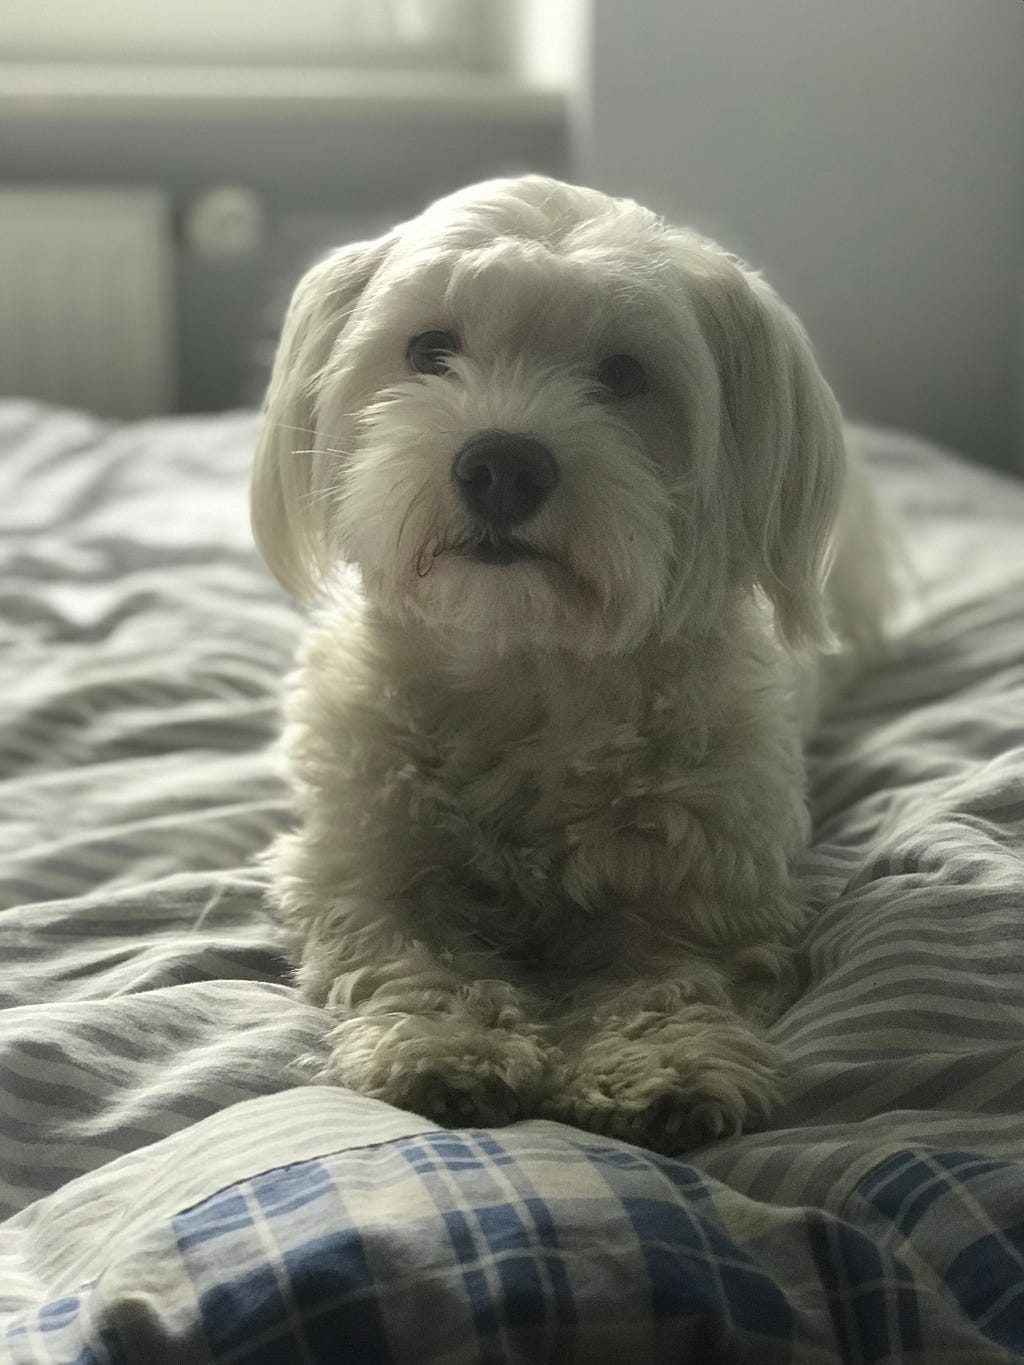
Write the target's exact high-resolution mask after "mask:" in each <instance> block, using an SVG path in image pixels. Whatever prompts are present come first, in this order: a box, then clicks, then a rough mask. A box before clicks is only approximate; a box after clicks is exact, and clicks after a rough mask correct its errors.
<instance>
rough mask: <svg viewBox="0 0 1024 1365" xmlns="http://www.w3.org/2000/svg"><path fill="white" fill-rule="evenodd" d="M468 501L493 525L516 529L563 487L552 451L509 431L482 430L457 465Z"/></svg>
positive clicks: (454, 468) (455, 474)
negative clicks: (558, 485) (517, 524)
mask: <svg viewBox="0 0 1024 1365" xmlns="http://www.w3.org/2000/svg"><path fill="white" fill-rule="evenodd" d="M452 477H453V478H454V480H455V487H456V488H457V489H458V491H459V496H460V497H461V498H462V501H463V502H464V503H465V505H466V506H467V507H468V508H469V510H470V511H471V512H474V513H475V514H476V515H477V516H478V517H481V518H482V519H483V520H484V521H486V522H488V523H489V524H490V525H491V526H495V527H505V526H514V525H516V523H517V522H520V521H526V519H527V518H528V517H532V516H533V514H534V512H536V511H537V510H538V509H539V508H540V506H541V504H542V503H543V502H544V501H545V499H546V498H547V497H548V495H549V494H550V493H551V491H552V490H553V489H554V487H555V485H556V484H557V483H558V465H557V464H556V463H555V457H554V456H553V455H552V454H551V451H550V450H548V448H547V446H545V445H541V443H540V441H534V440H532V439H531V438H530V437H529V436H516V435H514V434H513V433H512V432H509V431H482V432H481V433H480V434H479V435H478V436H474V437H472V439H471V440H469V441H467V442H466V444H465V445H464V446H463V447H462V449H461V450H460V451H459V453H458V454H457V455H456V457H455V459H454V461H453V463H452Z"/></svg>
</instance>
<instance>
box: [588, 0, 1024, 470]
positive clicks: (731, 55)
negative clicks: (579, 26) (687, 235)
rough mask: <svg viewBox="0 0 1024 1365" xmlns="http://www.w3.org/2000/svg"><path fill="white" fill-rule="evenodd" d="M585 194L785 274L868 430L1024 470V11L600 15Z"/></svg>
mask: <svg viewBox="0 0 1024 1365" xmlns="http://www.w3.org/2000/svg"><path fill="white" fill-rule="evenodd" d="M589 102H590V107H591V123H590V126H589V127H588V129H587V131H586V143H585V146H584V149H583V152H582V156H581V159H580V166H579V170H580V174H581V176H582V177H583V178H587V179H590V180H592V181H593V182H595V183H596V184H598V185H600V186H601V187H602V188H605V189H608V190H611V191H613V192H616V193H625V194H630V195H633V196H636V197H638V198H640V199H642V200H644V201H646V202H647V203H649V204H650V205H651V206H652V207H655V208H657V209H659V210H661V211H663V212H665V213H666V214H669V215H671V216H673V217H675V218H677V219H680V220H686V221H690V222H692V223H694V224H695V225H697V226H698V227H700V228H702V229H703V230H705V231H707V232H709V233H710V234H711V235H713V236H715V237H717V238H718V239H719V240H721V241H723V242H724V243H725V244H726V245H728V246H729V247H731V248H732V249H734V250H736V251H738V252H739V253H740V254H742V255H744V256H745V257H747V259H749V260H750V261H751V262H752V263H753V264H755V265H757V266H759V267H761V268H763V269H764V271H765V273H766V274H767V275H768V277H769V279H771V280H772V281H773V282H774V283H775V284H776V285H777V287H778V288H779V289H780V290H781V292H783V294H784V295H785V296H786V297H787V298H788V299H789V301H790V302H791V303H792V304H793V306H794V307H795V308H796V310H797V311H798V312H799V313H800V314H801V316H802V317H803V319H804V321H805V323H806V325H807V327H808V330H809V331H810V333H811V335H812V337H813V338H814V339H815V341H816V343H817V346H818V349H819V352H820V353H821V355H822V361H823V364H824V366H825V368H826V370H827V371H828V373H829V375H830V377H831V378H832V380H833V382H834V383H835V385H836V388H837V390H838V392H839V395H840V398H841V399H842V400H843V402H844V404H845V405H846V407H847V409H848V411H849V412H850V413H851V414H852V415H854V416H857V417H861V418H867V419H871V420H875V421H879V422H891V423H898V424H901V425H904V426H908V427H912V428H916V429H917V430H919V431H922V432H925V433H928V434H930V435H932V436H934V437H937V438H938V439H940V440H942V441H945V442H947V443H948V444H951V445H953V446H955V447H958V448H960V449H962V450H964V451H965V452H967V453H969V454H971V455H974V456H976V457H978V458H980V459H983V460H986V461H989V462H991V463H993V464H997V465H999V464H1001V465H1015V466H1016V467H1017V468H1018V469H1020V470H1021V471H1024V4H1021V3H1020V0H895V2H894V0H770V3H765V0H685V3H683V2H682V0H634V3H632V4H630V5H623V4H622V3H621V0H614V2H613V0H594V12H593V16H592V72H591V88H590V91H589Z"/></svg>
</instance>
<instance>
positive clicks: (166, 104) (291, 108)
mask: <svg viewBox="0 0 1024 1365" xmlns="http://www.w3.org/2000/svg"><path fill="white" fill-rule="evenodd" d="M566 109H567V95H566V93H565V92H563V91H560V90H555V89H549V88H539V87H532V86H528V85H525V84H524V83H522V82H521V81H517V80H515V79H514V78H511V77H509V76H506V75H496V74H494V73H487V74H479V73H462V72H460V73H456V74H438V73H436V72H412V71H401V72H379V71H372V72H371V71H365V72H364V71H341V70H334V69H329V68H325V67H224V66H217V67H213V66H209V67H207V66H190V67H170V66H168V67H161V66H78V65H62V66H56V65H54V66H44V65H35V64H17V65H15V64H3V63H0V123H2V122H5V121H8V120H11V119H18V118H20V119H31V120H39V119H44V120H62V119H80V118H93V119H95V118H110V119H115V118H116V119H124V118H151V119H160V120H165V119H209V118H216V119H253V118H260V119H267V118H270V119H281V118H320V117H331V118H336V117H339V116H342V115H344V116H349V117H356V118H359V119H360V120H367V121H381V122H383V121H396V120H407V119H410V118H412V119H421V118H428V119H438V120H445V121H447V120H458V121H459V122H464V121H467V120H478V121H484V122H488V123H513V124H548V123H557V122H561V121H563V120H564V119H565V117H566Z"/></svg>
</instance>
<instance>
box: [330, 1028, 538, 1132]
mask: <svg viewBox="0 0 1024 1365" xmlns="http://www.w3.org/2000/svg"><path fill="white" fill-rule="evenodd" d="M330 1043H331V1053H330V1056H329V1058H328V1060H327V1065H326V1067H325V1070H324V1077H325V1079H327V1080H330V1081H333V1082H335V1083H337V1084H339V1085H345V1086H348V1087H350V1088H351V1089H353V1090H358V1091H359V1092H360V1093H361V1094H363V1095H368V1096H370V1097H371V1098H373V1099H378V1100H383V1101H384V1102H385V1103H387V1104H393V1105H395V1106H396V1108H398V1109H411V1110H412V1111H413V1112H414V1113H417V1114H423V1115H424V1116H425V1117H427V1118H429V1119H433V1120H434V1121H435V1122H436V1123H440V1124H443V1125H444V1126H445V1127H449V1128H458V1127H466V1126H470V1125H485V1126H490V1125H500V1124H505V1123H511V1122H512V1121H513V1120H514V1119H517V1118H519V1117H521V1116H522V1115H523V1114H525V1113H528V1112H531V1111H533V1112H536V1106H537V1104H538V1103H539V1097H540V1094H541V1092H542V1089H543V1088H544V1080H545V1077H546V1075H547V1074H548V1071H549V1070H550V1057H549V1054H550V1051H551V1050H550V1048H549V1047H548V1046H547V1045H546V1044H545V1043H544V1042H543V1041H542V1040H541V1039H540V1038H539V1037H538V1036H537V1035H536V1033H534V1032H530V1031H515V1030H512V1029H507V1028H487V1027H485V1026H483V1025H481V1024H479V1023H476V1022H475V1021H467V1020H465V1019H461V1018H459V1017H458V1016H454V1015H443V1014H442V1015H431V1016H418V1015H412V1014H406V1015H399V1016H397V1017H396V1016H391V1017H390V1018H372V1017H371V1018H355V1019H347V1020H345V1021H344V1022H343V1023H341V1024H339V1025H338V1026H337V1028H335V1029H334V1030H333V1031H332V1033H331V1035H330Z"/></svg>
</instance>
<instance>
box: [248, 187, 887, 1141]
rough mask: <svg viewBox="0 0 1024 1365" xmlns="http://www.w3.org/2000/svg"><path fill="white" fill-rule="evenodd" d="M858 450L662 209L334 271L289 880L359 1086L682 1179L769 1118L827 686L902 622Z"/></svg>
mask: <svg viewBox="0 0 1024 1365" xmlns="http://www.w3.org/2000/svg"><path fill="white" fill-rule="evenodd" d="M847 444H848V443H847V441H846V439H845V436H844V428H843V424H842V420H841V417H840V412H839V409H838V407H837V404H836V400H835V398H834V396H833V394H832V392H831V390H830V388H829V386H828V385H827V384H826V382H825V380H824V379H823V378H822V376H821V374H820V372H819V369H818V366H817V364H816V362H815V359H814V356H813V354H812V351H811V348H810V346H809V344H808V341H807V338H806V336H805V334H804V332H803V330H802V328H801V326H800V324H799V323H798V322H797V320H796V318H795V317H794V316H793V314H792V313H791V312H790V311H789V310H788V308H787V307H786V306H785V305H784V304H783V303H782V302H781V301H780V299H779V298H778V296H777V295H776V294H775V293H774V292H773V290H772V289H771V288H770V287H769V286H768V285H767V284H766V283H765V282H764V280H763V279H761V278H760V277H759V276H758V275H757V274H756V273H754V272H752V271H751V270H750V269H748V268H747V267H746V266H745V265H744V264H743V263H742V262H740V261H739V260H738V259H736V258H735V257H733V256H731V255H729V254H728V253H727V252H726V251H724V250H723V249H721V248H720V247H718V246H716V245H715V244H714V243H712V242H710V241H708V240H705V239H704V238H702V237H701V236H699V235H698V234H696V233H694V232H692V231H690V230H681V229H677V228H674V227H672V226H670V225H668V224H666V223H665V222H664V221H662V220H661V219H659V218H658V217H657V216H656V215H655V214H653V213H651V212H649V211H648V210H646V209H644V208H642V207H640V206H639V205H637V204H636V203H633V202H631V201H628V200H623V199H614V198H610V197H608V196H606V195H605V194H602V193H599V192H597V191H593V190H589V189H584V188H580V187H576V186H571V185H567V184H563V183H561V182H558V181H555V180H551V179H547V178H544V177H541V176H526V177H522V178H513V179H503V180H495V181H489V182H486V183H484V184H480V185H476V186H473V187H470V188H468V189H465V190H462V191H460V192H458V193H455V194H452V195H450V196H448V197H446V198H443V199H441V200H439V201H438V202H436V203H434V204H433V205H431V206H430V207H428V208H427V209H426V210H425V211H424V212H423V213H422V214H421V215H420V216H418V217H416V218H414V219H412V221H410V222H406V223H403V224H401V225H400V226H398V227H396V228H395V229H394V230H393V231H392V232H389V233H387V234H386V235H385V236H382V237H381V238H380V239H379V240H376V241H371V242H369V243H361V244H357V245H354V246H348V247H344V248H342V249H340V250H338V251H336V252H334V253H333V254H332V255H330V256H328V257H327V259H326V260H324V261H322V262H321V263H320V264H318V265H316V266H315V267H314V268H313V269H312V270H310V271H309V273H308V274H307V275H306V276H305V277H304V278H303V279H302V281H301V282H300V284H299V285H298V288H297V289H296V292H295V294H294V297H293V299H292V302H291V305H290V308H289V311H288V314H287V318H286V321H285V326H284V330H283V334H282V338H281V342H280V346H279V349H278V353H277V357H276V361H275V364H274V369H273V373H272V376H271V379H270V384H269V389H268V393H267V399H266V404H265V420H264V424H263V427H262V430H261V435H260V438H259V442H258V449H257V452H256V459H255V468H254V476H253V487H252V520H253V528H254V534H255V539H256V542H257V545H258V547H259V549H260V551H261V553H262V555H263V557H264V558H265V560H266V562H267V564H268V566H269V567H270V569H271V570H272V571H273V573H274V574H275V575H276V576H277V578H278V579H279V580H280V582H281V583H282V584H283V585H284V586H285V587H286V588H287V589H288V590H289V591H290V592H291V593H292V594H294V595H295V596H296V597H297V598H299V599H301V600H303V601H307V602H311V603H313V607H314V609H313V613H312V621H311V626H310V629H309V632H308V634H307V636H306V637H305V640H304V643H303V645H302V648H301V650H300V656H299V662H298V668H297V672H296V674H295V675H294V677H293V679H292V681H291V685H290V687H289V693H288V700H287V703H286V716H287V724H286V728H285V738H284V744H285V749H286V752H287V755H288V763H289V765H290V769H291V774H292V777H293V780H294V793H295V801H296V806H297V814H298V825H297V828H295V829H294V830H293V831H290V832H288V833H285V834H283V835H282V836H281V837H280V838H279V839H278V840H277V842H276V843H275V845H274V847H273V848H272V850H271V851H270V853H269V855H268V860H269V867H270V877H271V882H272V897H273V901H274V904H275V910H276V914H277V916H278V918H279V920H280V923H281V925H282V926H283V930H284V934H285V937H286V940H287V948H288V951H289V952H290V953H291V955H292V957H293V960H294V961H295V962H296V963H297V970H296V980H297V983H298V985H299V986H300V988H301V992H302V994H303V996H304V997H305V998H307V999H308V1000H310V1001H312V1002H315V1003H317V1004H319V1005H321V1006H322V1007H323V1008H324V1009H325V1010H326V1011H327V1013H328V1015H329V1016H330V1018H331V1021H332V1022H331V1027H330V1032H329V1035H328V1038H327V1044H328V1048H329V1052H328V1058H327V1061H326V1063H325V1067H324V1071H323V1076H324V1079H325V1080H327V1081H329V1082H336V1083H338V1084H340V1085H343V1086H347V1087H351V1088H352V1089H354V1090H356V1091H359V1092H361V1093H362V1094H364V1095H367V1096H372V1097H375V1098H377V1099H379V1100H383V1101H386V1102H388V1103H389V1104H392V1105H396V1106H398V1107H400V1108H403V1109H409V1110H413V1111H415V1112H417V1113H420V1114H423V1115H425V1116H427V1117H429V1118H430V1119H431V1120H433V1121H435V1122H437V1123H439V1124H442V1125H450V1126H457V1125H464V1124H484V1125H497V1124H504V1123H508V1122H511V1121H513V1120H515V1119H517V1118H520V1117H530V1116H534V1117H537V1116H539V1117H546V1118H552V1119H557V1120H561V1121H564V1122H567V1123H570V1124H573V1125H576V1126H578V1127H581V1128H584V1129H588V1130H590V1131H592V1132H594V1133H598V1134H601V1135H607V1136H611V1137H615V1138H622V1139H626V1140H628V1141H631V1142H636V1143H640V1144H642V1145H644V1146H646V1147H649V1148H651V1149H653V1150H655V1151H660V1152H667V1153H675V1152H679V1151H683V1150H685V1149H687V1148H689V1147H692V1146H693V1145H695V1144H698V1143H701V1142H704V1141H707V1140H710V1139H712V1138H717V1137H721V1136H725V1135H729V1134H733V1133H736V1132H738V1131H740V1130H741V1129H742V1128H744V1127H747V1126H749V1127H756V1126H758V1125H763V1123H764V1122H765V1121H766V1119H767V1118H768V1116H769V1115H770V1113H771V1111H772V1109H773V1108H774V1107H775V1106H776V1105H777V1103H778V1102H779V1099H780V1096H781V1095H782V1093H783V1090H784V1084H785V1076H786V1058H785V1056H784V1054H783V1053H782V1051H781V1050H780V1049H779V1048H778V1047H777V1046H775V1045H773V1044H772V1043H771V1042H770V1041H769V1039H768V1038H767V1037H766V1034H765V1025H766V1024H768V1023H769V1022H770V1021H772V1020H773V1019H775V1018H776V1017H777V1016H778V1015H779V1013H780V1012H781V1011H782V1010H783V1008H784V1007H785V1005H786V1004H787V1002H789V1001H790V1000H791V999H792V997H793V994H794V991H795V990H796V979H797V974H796V971H795V967H794V961H795V958H794V950H793V944H794V941H795V940H796V938H797V936H798V934H799V931H800V929H801V926H802V924H803V921H804V911H803V907H802V905H801V900H800V896H799V893H798V891H797V889H796V888H795V886H794V884H793V880H792V877H791V871H790V868H791V863H792V860H793V858H794V857H795V855H797V854H798V853H799V852H800V850H801V849H802V848H803V846H804V845H805V843H806V841H807V838H808V831H809V821H808V812H807V806H806V800H805V780H804V760H803V752H802V749H803V745H802V737H803V735H804V734H805V732H806V730H807V728H808V726H809V724H810V723H812V719H813V710H814V705H815V702H814V694H815V692H816V689H817V683H816V678H817V668H816V665H815V660H816V659H817V658H819V657H822V656H824V655H825V654H828V653H829V652H831V653H835V651H836V649H837V646H839V647H842V648H843V649H844V650H845V651H846V656H847V657H853V656H854V655H857V654H858V653H863V652H865V651H867V650H869V649H870V648H872V645H873V642H875V641H877V639H878V638H879V633H880V629H881V623H882V620H883V616H884V610H885V598H886V587H885V574H884V571H883V569H882V567H881V566H882V565H883V563H884V560H885V555H884V535H883V532H882V528H881V519H880V517H879V516H878V514H877V512H876V506H875V502H874V500H873V497H872V494H871V490H870V487H869V485H868V482H867V480H866V477H865V474H864V470H863V468H862V466H861V464H860V463H859V461H858V460H857V459H856V457H855V456H854V455H852V454H851V452H850V451H849V450H848V448H847Z"/></svg>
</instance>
